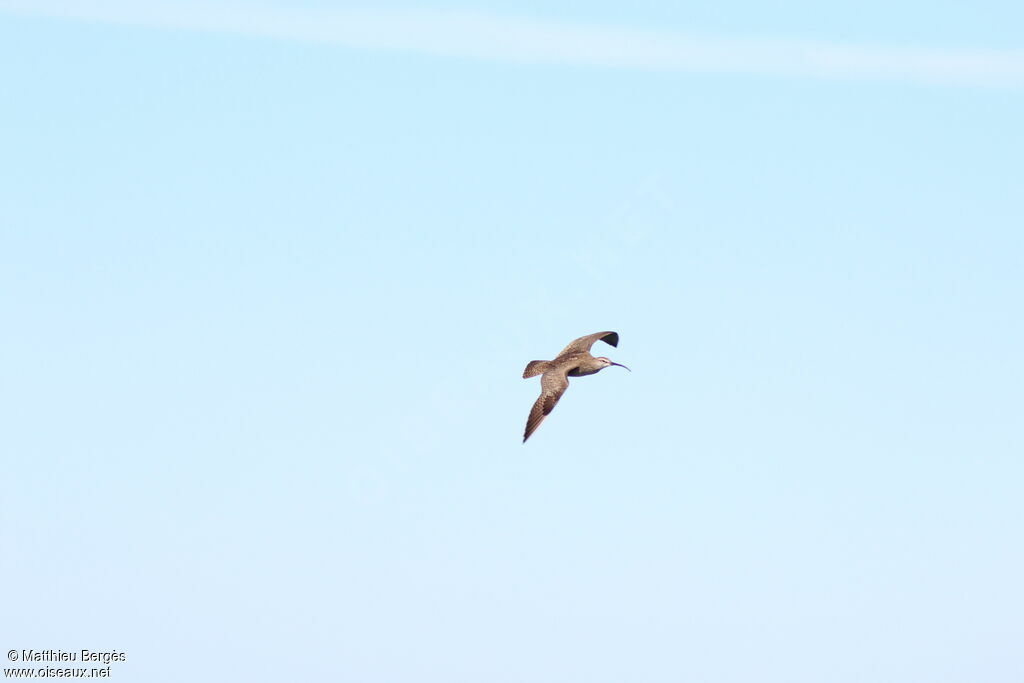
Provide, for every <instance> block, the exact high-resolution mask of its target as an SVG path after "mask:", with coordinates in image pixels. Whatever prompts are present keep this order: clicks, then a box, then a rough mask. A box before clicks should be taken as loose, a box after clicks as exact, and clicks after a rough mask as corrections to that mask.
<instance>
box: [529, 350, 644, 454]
mask: <svg viewBox="0 0 1024 683" xmlns="http://www.w3.org/2000/svg"><path fill="white" fill-rule="evenodd" d="M598 339H600V340H602V341H604V342H605V343H606V344H610V345H611V346H618V345H619V334H618V332H596V333H594V334H588V335H587V336H585V337H580V338H579V339H574V340H573V341H572V342H571V343H570V344H569V345H568V346H566V347H565V348H564V349H562V351H561V353H559V354H558V355H557V356H556V357H555V359H554V360H535V361H530V362H529V363H527V365H526V369H525V370H523V378H524V379H525V378H527V377H536V376H537V375H541V378H540V398H538V399H537V402H536V403H534V404H533V409H532V410H531V411H530V417H529V418H528V419H527V420H526V431H525V432H524V434H523V443H525V442H526V440H527V439H529V438H530V435H531V434H533V433H534V432H535V431H536V430H537V427H539V426H540V423H541V422H543V421H544V418H545V417H547V416H548V414H550V413H551V411H552V410H554V409H555V405H556V404H557V403H558V399H560V398H561V397H562V394H564V393H565V390H566V389H568V388H569V377H583V376H585V375H593V374H595V373H597V372H600V371H601V370H604V369H605V368H607V367H609V366H612V365H618V366H619V367H622V368H626V366H625V365H622V364H621V363H613V362H612V361H611V360H609V359H608V358H605V357H604V356H598V357H596V358H595V357H594V356H592V355H590V347H591V346H593V345H594V342H596V341H597V340H598ZM626 369H627V370H629V368H626Z"/></svg>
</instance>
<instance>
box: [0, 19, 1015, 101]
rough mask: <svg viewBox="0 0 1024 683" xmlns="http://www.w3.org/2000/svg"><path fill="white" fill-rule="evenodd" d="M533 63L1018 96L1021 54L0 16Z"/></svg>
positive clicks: (384, 25)
mask: <svg viewBox="0 0 1024 683" xmlns="http://www.w3.org/2000/svg"><path fill="white" fill-rule="evenodd" d="M4 11H6V12H11V13H19V14H28V15H36V16H39V15H42V16H49V17H55V18H61V19H72V20H84V21H94V22H106V23H117V24H126V25H133V26H147V27H156V28H169V29H179V30H191V31H206V32H223V33H234V34H241V35H247V36H255V37H264V38H273V39H281V40H293V41H303V42H318V43H331V44H337V45H342V46H346V47H352V48H362V49H374V50H390V51H402V52H410V53H418V54H427V55H437V56H448V57H460V58H471V59H480V60H491V61H502V62H519V63H533V64H561V65H577V66H591V67H606V68H617V69H645V70H662V71H683V72H702V73H740V74H760V75H770V76H788V77H813V78H822V79H863V80H885V81H902V82H911V83H929V84H944V85H984V86H1008V87H1020V86H1022V85H1024V51H1022V50H969V49H939V48H923V47H898V46H880V45H853V44H850V45H844V44H838V43H830V42H804V41H795V40H781V39H751V38H726V37H707V36H694V35H687V34H684V33H675V32H667V31H656V30H644V29H630V28H619V27H599V26H590V25H582V24H570V23H559V22H553V21H544V20H539V19H523V18H510V17H502V16H495V15H488V14H479V13H467V12H462V13H459V12H448V11H425V10H416V11H413V10H407V11H397V10H396V11H378V10H364V11H358V10H338V9H328V8H324V7H320V8H314V7H309V6H306V7H300V6H296V5H295V4H294V3H293V4H291V5H285V4H284V3H282V4H280V5H272V4H262V5H260V4H244V5H243V4H237V3H236V4H225V3H223V2H206V3H198V2H194V1H193V2H177V3H174V2H166V1H164V2H159V1H155V0H131V1H126V0H0V12H4Z"/></svg>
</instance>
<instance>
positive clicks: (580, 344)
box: [555, 332, 619, 358]
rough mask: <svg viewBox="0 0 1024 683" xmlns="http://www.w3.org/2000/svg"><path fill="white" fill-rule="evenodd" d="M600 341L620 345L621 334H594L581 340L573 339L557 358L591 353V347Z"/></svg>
mask: <svg viewBox="0 0 1024 683" xmlns="http://www.w3.org/2000/svg"><path fill="white" fill-rule="evenodd" d="M598 339H600V340H601V341H603V342H605V343H606V344H610V345H612V346H618V345H619V333H618V332H595V333H594V334H588V335H587V336H586V337H580V338H579V339H573V340H572V341H571V342H570V343H569V345H568V346H566V347H565V348H564V349H562V351H561V353H559V354H558V355H557V356H555V357H556V358H560V357H562V356H567V355H569V354H571V353H584V352H588V351H590V347H591V346H593V345H594V342H596V341H597V340H598Z"/></svg>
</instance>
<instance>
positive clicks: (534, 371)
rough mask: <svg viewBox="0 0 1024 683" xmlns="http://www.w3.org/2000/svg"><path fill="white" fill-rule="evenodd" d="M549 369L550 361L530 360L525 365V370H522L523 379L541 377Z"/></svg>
mask: <svg viewBox="0 0 1024 683" xmlns="http://www.w3.org/2000/svg"><path fill="white" fill-rule="evenodd" d="M550 367H551V361H549V360H531V361H530V362H529V363H527V364H526V369H525V370H523V379H526V378H527V377H536V376H537V375H543V374H544V373H545V372H547V371H548V370H549V369H550Z"/></svg>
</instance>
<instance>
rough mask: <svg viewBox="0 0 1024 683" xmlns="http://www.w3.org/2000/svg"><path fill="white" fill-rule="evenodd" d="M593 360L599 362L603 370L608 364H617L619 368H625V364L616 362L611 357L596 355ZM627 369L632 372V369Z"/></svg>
mask: <svg viewBox="0 0 1024 683" xmlns="http://www.w3.org/2000/svg"><path fill="white" fill-rule="evenodd" d="M594 360H596V361H597V362H598V363H600V364H601V369H602V370H604V369H605V368H606V367H608V366H609V365H618V366H619V367H620V368H626V366H625V365H623V364H622V363H616V362H614V361H613V360H612V359H611V358H605V357H604V356H598V357H597V358H595V359H594ZM626 369H627V370H629V368H626ZM629 371H630V372H633V371H632V370H629Z"/></svg>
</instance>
